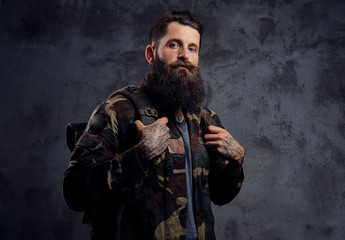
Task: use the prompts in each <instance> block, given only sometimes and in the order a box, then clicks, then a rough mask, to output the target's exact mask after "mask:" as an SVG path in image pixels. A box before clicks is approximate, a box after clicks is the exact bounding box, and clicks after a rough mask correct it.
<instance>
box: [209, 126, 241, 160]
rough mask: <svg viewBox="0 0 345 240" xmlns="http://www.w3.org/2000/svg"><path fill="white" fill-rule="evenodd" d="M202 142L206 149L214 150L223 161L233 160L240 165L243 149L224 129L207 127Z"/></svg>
mask: <svg viewBox="0 0 345 240" xmlns="http://www.w3.org/2000/svg"><path fill="white" fill-rule="evenodd" d="M204 140H205V146H206V147H207V148H211V149H215V150H216V151H217V152H218V154H220V156H222V157H223V158H225V159H228V160H230V159H235V160H236V161H238V163H239V164H242V162H243V159H244V149H243V147H242V146H241V144H239V143H238V142H237V141H236V139H234V138H233V137H232V136H231V134H230V133H229V132H228V131H226V130H225V129H224V128H220V127H216V126H208V127H207V129H206V134H205V135H204Z"/></svg>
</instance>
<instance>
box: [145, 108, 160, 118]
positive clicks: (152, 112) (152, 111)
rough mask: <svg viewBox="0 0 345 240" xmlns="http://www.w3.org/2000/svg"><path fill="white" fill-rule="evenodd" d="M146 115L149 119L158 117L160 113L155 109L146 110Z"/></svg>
mask: <svg viewBox="0 0 345 240" xmlns="http://www.w3.org/2000/svg"><path fill="white" fill-rule="evenodd" d="M144 113H145V114H146V116H149V117H158V112H157V110H156V109H153V108H145V110H144Z"/></svg>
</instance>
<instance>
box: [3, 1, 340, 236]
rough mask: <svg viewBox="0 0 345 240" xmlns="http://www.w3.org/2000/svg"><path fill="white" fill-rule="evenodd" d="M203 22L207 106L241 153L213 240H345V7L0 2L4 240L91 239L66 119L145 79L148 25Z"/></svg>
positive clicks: (218, 210)
mask: <svg viewBox="0 0 345 240" xmlns="http://www.w3.org/2000/svg"><path fill="white" fill-rule="evenodd" d="M168 9H188V10H190V11H192V12H194V13H195V14H197V15H199V16H200V18H201V20H202V21H203V22H204V23H205V27H206V31H205V37H204V42H203V46H202V50H201V55H200V58H201V63H200V64H201V68H202V74H203V76H204V78H205V80H206V82H207V86H208V98H207V100H208V101H207V105H208V106H209V107H211V108H213V109H214V110H215V111H216V112H217V113H218V114H219V115H220V117H221V119H222V121H223V123H224V125H225V127H226V128H227V129H228V130H229V131H230V132H231V133H232V134H233V136H234V137H235V138H237V139H238V140H239V141H240V142H241V143H242V144H243V145H244V147H245V149H246V162H245V172H246V180H245V183H244V185H243V189H242V191H241V192H240V194H239V195H238V197H237V198H236V199H235V200H234V201H233V202H232V203H231V204H229V205H226V206H223V207H217V206H214V207H213V209H214V212H215V217H216V231H217V236H218V239H221V240H225V239H235V240H239V239H243V240H247V239H253V240H261V239H262V240H276V239H282V240H285V239H302V240H304V239H310V240H315V239H336V240H342V239H345V216H344V214H345V49H344V48H345V2H344V1H343V0H332V1H326V0H324V1H323V0H319V1H305V0H303V1H298V0H251V1H239V0H237V1H235V0H234V1H231V0H228V1H226V0H223V1H221V0H214V1H211V0H209V1H197V0H194V1H186V0H183V1H177V0H175V1H173V0H171V1H169V0H165V1H149V0H147V1H134V0H123V1H116V0H113V1H105V0H99V1H90V0H83V1H81V0H80V1H79V0H74V1H69V0H61V1H59V0H46V1H44V0H35V1H34V0H22V1H20V0H14V1H13V0H12V1H11V0H1V1H0V78H1V88H0V96H1V101H0V109H1V118H0V131H1V145H0V156H1V168H0V239H1V240H2V239H3V240H16V239H26V240H31V239H35V240H38V239H49V240H50V239H64V240H68V239H71V240H72V239H73V240H75V239H87V238H88V228H87V226H85V225H82V224H81V218H82V215H81V214H80V213H75V212H72V211H71V210H69V209H68V208H67V207H66V205H65V202H64V200H63V197H62V194H61V192H62V190H61V189H62V181H61V180H62V175H63V172H64V170H65V169H66V167H67V165H68V159H69V154H70V153H69V151H68V150H67V148H66V145H65V125H66V123H67V122H81V121H86V120H87V119H88V117H89V115H90V113H91V111H92V110H93V109H94V108H95V107H96V106H97V105H98V103H100V102H101V101H102V100H103V99H104V98H106V97H107V96H108V94H109V93H110V92H112V91H113V90H115V89H117V88H120V87H122V86H125V85H127V84H136V83H138V82H139V80H140V79H141V78H142V77H143V76H144V75H145V73H146V72H147V70H148V64H147V62H146V60H145V59H144V49H145V47H146V45H147V44H148V32H149V30H150V27H151V26H152V24H153V23H154V22H155V21H156V20H157V19H158V18H159V17H161V16H162V14H163V13H164V12H165V11H166V10H168Z"/></svg>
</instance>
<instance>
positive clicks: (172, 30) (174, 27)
mask: <svg viewBox="0 0 345 240" xmlns="http://www.w3.org/2000/svg"><path fill="white" fill-rule="evenodd" d="M170 40H180V41H182V42H184V43H185V44H195V45H197V46H199V43H200V34H199V32H198V30H196V29H194V28H192V27H190V26H186V25H182V24H179V23H177V22H172V23H170V24H169V25H168V27H167V33H166V35H165V36H164V37H163V38H162V39H161V42H167V41H170Z"/></svg>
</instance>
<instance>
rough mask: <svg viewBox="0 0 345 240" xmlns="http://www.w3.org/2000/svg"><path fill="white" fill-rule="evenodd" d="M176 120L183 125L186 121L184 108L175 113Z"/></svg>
mask: <svg viewBox="0 0 345 240" xmlns="http://www.w3.org/2000/svg"><path fill="white" fill-rule="evenodd" d="M175 120H176V122H178V123H182V122H183V120H184V115H183V112H182V107H179V108H178V109H177V110H176V111H175Z"/></svg>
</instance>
